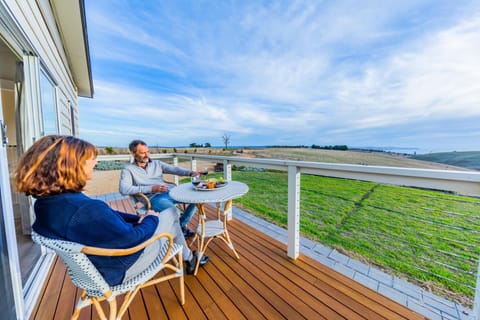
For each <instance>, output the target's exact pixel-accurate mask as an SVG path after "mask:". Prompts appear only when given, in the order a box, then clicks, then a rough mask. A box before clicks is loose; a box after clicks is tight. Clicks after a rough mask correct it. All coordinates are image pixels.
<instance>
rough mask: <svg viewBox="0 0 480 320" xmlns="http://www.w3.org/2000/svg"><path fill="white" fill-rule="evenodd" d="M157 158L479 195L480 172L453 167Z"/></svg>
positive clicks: (212, 157)
mask: <svg viewBox="0 0 480 320" xmlns="http://www.w3.org/2000/svg"><path fill="white" fill-rule="evenodd" d="M151 157H152V158H154V159H168V158H172V157H178V158H181V159H190V160H191V159H204V160H210V161H216V162H218V161H227V162H228V163H230V164H235V165H246V166H252V167H261V168H266V169H275V170H282V171H286V170H288V167H290V166H295V167H298V168H299V169H300V171H301V172H302V173H308V174H315V175H324V176H331V177H339V178H347V179H358V180H365V181H372V182H379V183H387V184H396V185H405V186H413V187H421V188H432V189H439V190H448V191H454V192H458V193H460V194H465V195H471V196H480V172H477V171H454V170H437V169H420V168H403V167H388V166H373V165H359V164H340V163H324V162H312V161H296V160H280V159H267V158H243V157H236V156H218V155H201V154H194V155H193V154H178V153H165V154H152V155H151ZM129 159H130V155H102V156H98V160H103V161H108V160H129Z"/></svg>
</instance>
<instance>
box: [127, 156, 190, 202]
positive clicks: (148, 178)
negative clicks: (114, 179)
mask: <svg viewBox="0 0 480 320" xmlns="http://www.w3.org/2000/svg"><path fill="white" fill-rule="evenodd" d="M164 173H168V174H173V175H178V176H190V175H191V174H192V171H191V170H187V169H183V168H181V167H177V166H172V165H169V164H168V163H165V162H163V161H160V160H150V162H148V164H147V167H146V168H145V169H143V168H142V167H140V166H138V165H137V164H136V163H135V162H133V163H130V164H128V165H127V166H126V167H125V168H124V169H122V172H121V175H120V184H119V191H120V193H121V194H122V195H132V194H135V193H139V192H141V193H144V194H146V195H148V196H152V195H153V193H152V186H154V185H157V184H166V183H165V181H163V174H164Z"/></svg>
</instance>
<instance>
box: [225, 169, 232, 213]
mask: <svg viewBox="0 0 480 320" xmlns="http://www.w3.org/2000/svg"><path fill="white" fill-rule="evenodd" d="M223 178H224V179H225V181H232V165H231V164H229V163H228V160H224V161H223ZM225 214H226V215H227V220H231V219H232V217H233V216H232V207H231V206H230V208H228V209H227V210H226V211H225Z"/></svg>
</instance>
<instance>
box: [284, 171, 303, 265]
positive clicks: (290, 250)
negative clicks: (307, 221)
mask: <svg viewBox="0 0 480 320" xmlns="http://www.w3.org/2000/svg"><path fill="white" fill-rule="evenodd" d="M299 251H300V168H299V167H297V166H288V240H287V255H288V256H289V257H290V258H292V259H296V258H297V257H298V255H299V254H300V252H299Z"/></svg>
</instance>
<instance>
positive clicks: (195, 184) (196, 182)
mask: <svg viewBox="0 0 480 320" xmlns="http://www.w3.org/2000/svg"><path fill="white" fill-rule="evenodd" d="M199 183H200V177H199V176H193V177H192V184H193V186H194V187H195V188H196V187H197V186H198V184H199Z"/></svg>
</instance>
